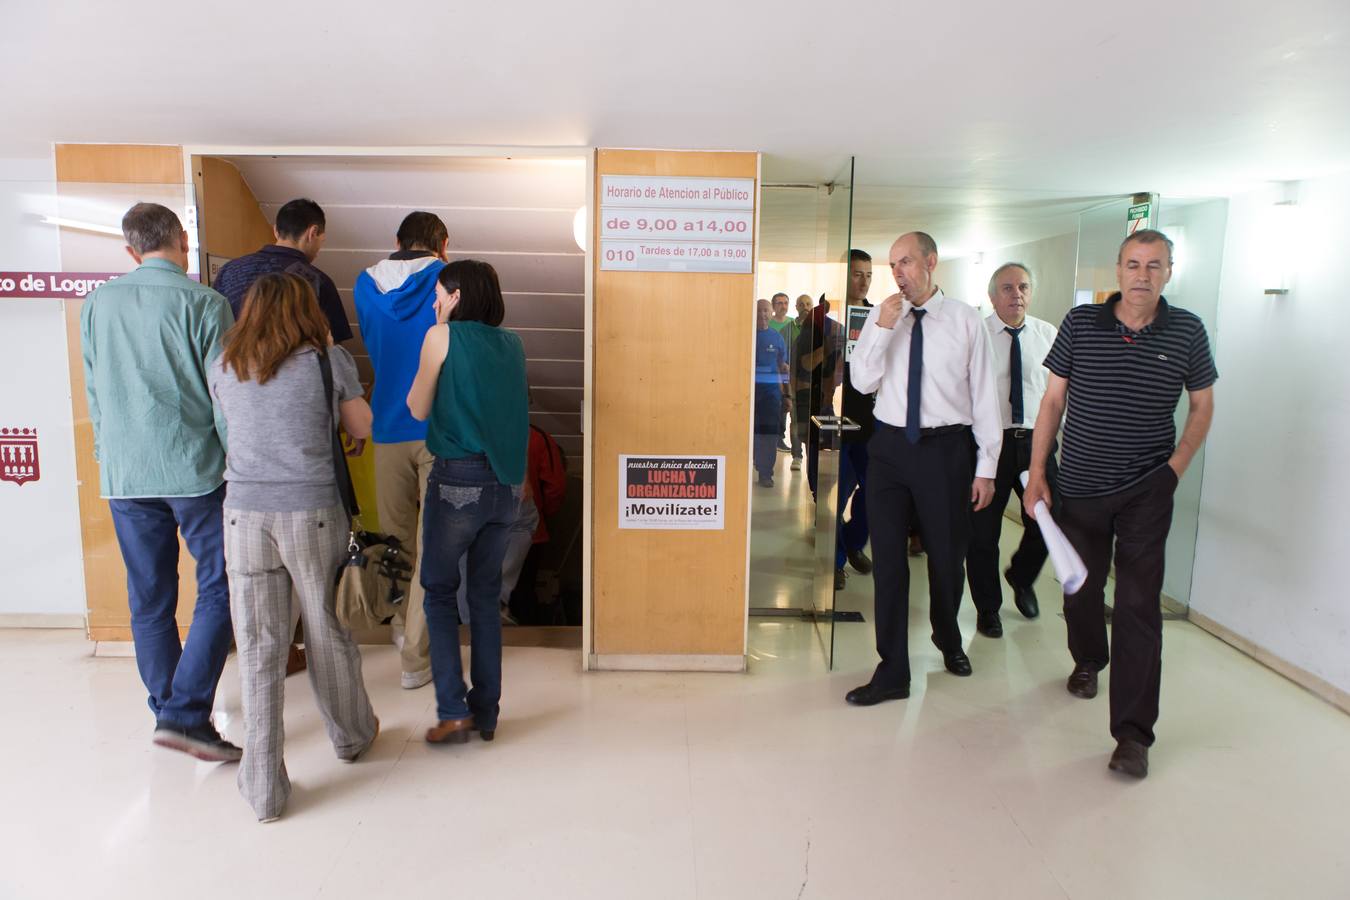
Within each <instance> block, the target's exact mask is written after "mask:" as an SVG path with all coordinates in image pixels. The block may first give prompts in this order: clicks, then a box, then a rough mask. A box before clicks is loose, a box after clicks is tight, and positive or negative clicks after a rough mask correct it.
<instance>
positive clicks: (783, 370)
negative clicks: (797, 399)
mask: <svg viewBox="0 0 1350 900" xmlns="http://www.w3.org/2000/svg"><path fill="white" fill-rule="evenodd" d="M772 313H773V307H772V306H771V305H770V303H769V301H768V300H760V301H758V302H757V303H756V306H755V316H756V328H757V330H756V331H755V472H756V473H757V474H758V475H759V481H758V482H757V484H759V486H760V487H773V467H774V463H775V462H776V461H777V459H778V440H779V437H780V436H781V435H782V433H783V432H782V418H781V414H782V412H783V410H785V409H786V408H787V402H788V398H787V384H786V376H787V342H786V341H784V340H783V336H782V335H781V334H779V333H778V332H777V331H776V330H774V329H773V328H770V327H769V317H770V316H771V315H772Z"/></svg>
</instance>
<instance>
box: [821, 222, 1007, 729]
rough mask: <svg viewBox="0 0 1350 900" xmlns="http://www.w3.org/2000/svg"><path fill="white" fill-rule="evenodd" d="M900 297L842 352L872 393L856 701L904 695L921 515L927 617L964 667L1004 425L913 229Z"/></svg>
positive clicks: (957, 668) (900, 260)
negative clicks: (972, 568)
mask: <svg viewBox="0 0 1350 900" xmlns="http://www.w3.org/2000/svg"><path fill="white" fill-rule="evenodd" d="M890 262H891V272H892V273H893V274H894V275H895V281H896V284H898V285H899V286H900V293H898V294H894V295H892V296H890V297H888V298H886V299H885V300H884V301H882V303H881V304H880V305H878V306H877V307H875V308H874V309H873V310H872V311H871V313H869V314H868V317H867V323H866V324H865V325H864V326H863V330H862V334H861V336H860V337H859V339H858V344H857V346H856V347H854V350H853V355H852V357H851V358H850V361H849V362H850V377H851V379H852V381H853V386H854V387H855V388H857V389H858V390H859V391H861V392H862V393H864V394H871V393H875V394H876V407H875V413H876V432H875V434H874V435H873V437H872V440H871V442H870V443H869V445H868V457H869V463H868V473H867V474H868V481H867V509H868V518H869V520H870V523H869V524H870V525H871V531H872V558H873V564H874V566H875V568H874V570H873V585H874V590H875V597H876V609H875V613H874V615H875V622H876V635H877V653H878V655H880V657H881V662H880V663H879V664H878V665H877V668H876V671H875V672H874V673H873V674H872V680H871V681H870V682H868V683H867V684H865V685H862V686H861V687H857V688H854V689H853V690H851V691H849V692H848V695H847V696H846V697H845V699H846V700H847V701H848V702H849V703H852V704H854V705H857V706H871V705H873V704H876V703H881V702H883V701H885V700H897V699H902V698H904V697H908V696H909V680H910V672H909V628H908V626H909V558H908V555H907V553H906V544H907V539H908V535H909V526H910V523H911V522H912V521H913V520H914V518H915V516H916V515H917V517H918V520H919V533H920V535H921V536H922V537H923V545H924V549H925V550H927V552H928V585H929V613H928V616H929V621H930V622H931V624H932V627H933V634H932V639H933V643H934V644H935V645H936V646H937V648H938V649H939V650H940V651H942V658H943V665H944V666H945V667H946V668H947V671H949V672H951V673H952V674H954V675H969V674H970V673H971V666H970V660H969V658H967V656H966V654H965V652H964V650H963V648H962V643H961V628H960V626H959V625H957V622H956V610H957V605H958V603H959V602H960V599H961V593H962V588H963V582H964V580H965V576H964V564H965V558H966V547H967V544H968V542H969V540H970V513H971V509H972V507H973V508H974V509H976V510H980V509H984V508H985V507H986V506H988V505H989V503H990V501H991V500H992V499H993V496H994V475H995V474H996V473H997V471H998V459H999V450H1000V447H1001V444H1002V440H1003V427H1002V422H1001V421H1000V419H999V410H998V397H997V395H996V393H995V391H996V388H995V380H994V367H993V348H992V346H991V342H990V340H989V332H988V330H987V329H986V328H985V326H984V322H983V321H982V320H981V318H980V314H979V312H978V311H976V309H975V307H973V306H969V305H967V304H965V303H962V302H961V301H959V300H954V299H952V298H950V297H946V296H944V295H943V293H942V290H941V289H940V288H939V287H938V286H937V284H935V283H934V281H933V272H934V270H935V269H936V268H937V264H938V254H937V244H936V243H934V241H933V239H932V238H931V237H929V236H928V235H927V234H924V233H923V232H921V231H915V232H911V233H909V234H905V235H902V236H901V237H900V238H899V239H898V240H896V242H895V244H894V245H892V247H891V254H890Z"/></svg>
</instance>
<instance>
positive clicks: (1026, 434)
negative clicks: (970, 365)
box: [966, 262, 1056, 638]
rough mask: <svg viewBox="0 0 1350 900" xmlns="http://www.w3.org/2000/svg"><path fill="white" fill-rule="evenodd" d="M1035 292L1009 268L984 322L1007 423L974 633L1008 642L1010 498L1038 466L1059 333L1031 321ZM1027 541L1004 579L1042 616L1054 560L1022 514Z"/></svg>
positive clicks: (974, 534) (1017, 267) (969, 557)
mask: <svg viewBox="0 0 1350 900" xmlns="http://www.w3.org/2000/svg"><path fill="white" fill-rule="evenodd" d="M1032 290H1033V285H1032V279H1031V270H1030V269H1028V268H1027V267H1026V266H1024V265H1022V264H1021V263H1015V262H1010V263H1004V264H1003V265H1001V266H999V267H998V268H997V269H995V270H994V274H993V275H992V276H990V278H989V300H990V302H991V303H993V304H994V311H993V313H991V314H990V315H989V316H987V317H986V318H985V320H984V324H985V326H986V327H987V328H988V329H989V336H990V338H991V339H992V341H993V345H994V371H995V372H996V373H997V377H998V405H999V414H1000V415H1001V416H1002V417H1003V450H1002V452H1001V453H999V457H998V474H997V475H996V476H995V477H994V502H992V503H990V504H989V505H988V506H986V507H985V508H984V509H982V510H980V511H979V512H977V513H975V514H974V515H972V516H971V537H970V551H969V552H968V553H967V554H966V578H967V579H968V580H969V582H970V596H971V599H972V600H974V601H975V609H976V610H977V616H976V622H975V628H976V630H978V631H979V632H980V634H983V635H985V636H986V637H992V638H997V637H1002V636H1003V622H1002V620H1001V619H1000V618H999V608H1000V607H1002V606H1003V588H1002V586H1001V585H1000V584H999V580H998V538H999V532H1000V531H1002V527H1003V511H1004V509H1005V508H1006V507H1007V505H1008V494H1009V493H1010V492H1012V491H1016V492H1017V496H1018V497H1019V498H1020V497H1021V496H1022V477H1021V476H1022V473H1023V472H1025V471H1026V470H1027V467H1028V466H1029V465H1030V464H1031V441H1032V433H1033V432H1032V428H1033V426H1034V425H1035V424H1036V413H1037V412H1038V411H1039V410H1040V406H1041V396H1042V395H1043V394H1044V393H1045V381H1046V377H1047V375H1048V373H1047V372H1046V370H1045V367H1044V366H1043V365H1042V363H1044V362H1045V355H1046V354H1047V353H1049V352H1050V345H1051V344H1053V343H1054V342H1055V334H1056V332H1055V326H1053V325H1051V324H1050V323H1049V322H1046V321H1044V320H1042V319H1037V318H1036V317H1034V316H1029V315H1027V310H1028V309H1029V308H1030V307H1031V294H1032ZM1045 471H1046V481H1047V482H1048V483H1049V486H1050V490H1051V491H1052V492H1053V491H1054V489H1055V457H1054V451H1053V449H1052V450H1051V453H1050V456H1049V458H1048V459H1047V460H1046V467H1045ZM1022 526H1023V529H1024V530H1023V532H1022V542H1021V544H1020V545H1018V548H1017V552H1016V553H1014V554H1013V557H1012V563H1011V565H1009V567H1008V568H1007V569H1006V570H1005V571H1004V573H1003V577H1004V578H1005V579H1006V580H1007V582H1008V585H1009V586H1010V587H1011V588H1012V589H1013V602H1014V603H1015V604H1016V606H1017V609H1018V611H1019V612H1020V613H1022V615H1024V616H1026V617H1027V618H1028V619H1034V618H1036V617H1037V616H1038V615H1040V604H1039V603H1038V602H1037V600H1036V589H1035V586H1034V585H1035V583H1036V576H1038V575H1040V573H1041V567H1042V566H1043V565H1045V557H1046V555H1047V552H1046V549H1045V540H1044V539H1043V538H1042V537H1041V529H1040V527H1039V526H1038V525H1037V524H1036V520H1035V519H1033V518H1031V517H1030V516H1028V515H1027V514H1026V512H1025V511H1023V513H1022Z"/></svg>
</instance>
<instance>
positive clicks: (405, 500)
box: [375, 441, 435, 672]
mask: <svg viewBox="0 0 1350 900" xmlns="http://www.w3.org/2000/svg"><path fill="white" fill-rule="evenodd" d="M434 460H435V458H434V457H433V456H432V455H431V453H430V452H428V451H427V445H426V443H425V442H424V441H404V442H402V443H399V444H376V445H375V510H376V512H377V513H378V515H379V517H380V529H381V530H382V531H384V532H385V533H386V534H390V535H393V536H394V537H396V538H398V539H399V541H400V543H402V544H403V548H404V552H405V553H407V554H408V557H409V560H410V561H411V562H412V563H413V573H412V583H411V584H410V585H409V586H408V598H407V599H406V600H404V601H403V604H402V607H401V608H400V609H399V611H398V613H396V614H395V616H394V621H395V622H397V623H398V624H399V625H400V626H402V628H403V671H405V672H424V671H426V670H427V669H429V668H431V644H430V642H429V639H428V637H427V617H426V613H424V612H423V611H422V595H423V591H422V498H423V497H425V496H426V493H427V476H429V475H430V474H431V464H432V462H434Z"/></svg>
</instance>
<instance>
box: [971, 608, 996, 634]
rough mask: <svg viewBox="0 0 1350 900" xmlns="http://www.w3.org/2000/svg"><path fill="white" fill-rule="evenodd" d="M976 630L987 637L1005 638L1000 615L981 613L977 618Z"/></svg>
mask: <svg viewBox="0 0 1350 900" xmlns="http://www.w3.org/2000/svg"><path fill="white" fill-rule="evenodd" d="M975 630H976V631H978V632H979V633H980V634H982V635H984V636H985V637H991V638H1001V637H1003V620H1002V619H1000V618H999V617H998V613H996V612H991V613H980V614H979V615H977V616H976V617H975Z"/></svg>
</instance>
